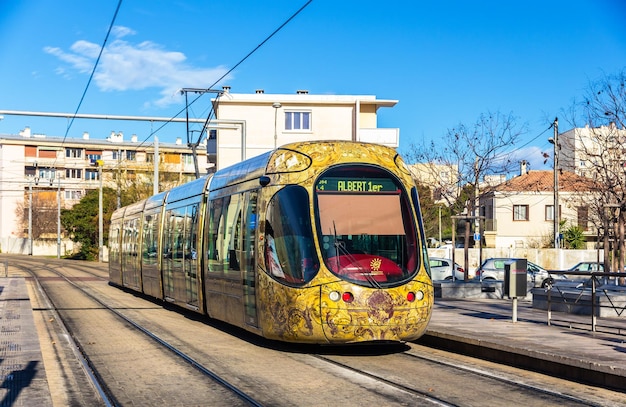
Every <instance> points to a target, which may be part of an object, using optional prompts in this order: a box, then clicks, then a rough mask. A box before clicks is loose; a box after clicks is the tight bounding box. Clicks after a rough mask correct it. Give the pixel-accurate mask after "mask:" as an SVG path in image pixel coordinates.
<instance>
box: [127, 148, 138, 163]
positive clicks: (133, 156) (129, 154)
mask: <svg viewBox="0 0 626 407" xmlns="http://www.w3.org/2000/svg"><path fill="white" fill-rule="evenodd" d="M136 155H137V152H136V151H134V150H126V159H127V160H129V161H135V159H136Z"/></svg>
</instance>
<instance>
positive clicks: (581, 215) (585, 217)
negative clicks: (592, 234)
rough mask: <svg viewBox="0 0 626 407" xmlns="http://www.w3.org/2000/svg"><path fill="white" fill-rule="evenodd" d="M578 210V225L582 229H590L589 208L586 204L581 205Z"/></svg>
mask: <svg viewBox="0 0 626 407" xmlns="http://www.w3.org/2000/svg"><path fill="white" fill-rule="evenodd" d="M577 210H578V227H579V228H581V229H582V230H588V229H589V208H588V207H586V206H579V207H578V208H577Z"/></svg>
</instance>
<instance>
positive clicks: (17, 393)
mask: <svg viewBox="0 0 626 407" xmlns="http://www.w3.org/2000/svg"><path fill="white" fill-rule="evenodd" d="M0 381H1V383H2V384H0V406H52V397H51V395H50V389H49V386H48V381H47V377H46V370H45V368H44V363H43V358H42V353H41V347H40V343H39V336H38V334H37V329H36V327H35V322H34V319H33V309H32V306H31V302H30V299H29V296H28V290H27V288H26V284H25V280H24V278H0Z"/></svg>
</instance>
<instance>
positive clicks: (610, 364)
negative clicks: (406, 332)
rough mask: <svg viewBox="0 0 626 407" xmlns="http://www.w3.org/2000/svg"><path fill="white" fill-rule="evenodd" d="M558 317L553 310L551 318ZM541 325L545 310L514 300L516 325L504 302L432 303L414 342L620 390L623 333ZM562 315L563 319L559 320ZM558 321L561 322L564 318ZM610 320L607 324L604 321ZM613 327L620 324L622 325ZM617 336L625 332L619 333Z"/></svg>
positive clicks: (625, 356) (625, 376)
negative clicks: (425, 323)
mask: <svg viewBox="0 0 626 407" xmlns="http://www.w3.org/2000/svg"><path fill="white" fill-rule="evenodd" d="M555 314H560V313H554V312H553V315H552V316H553V318H555V317H558V316H559V315H555ZM566 316H567V319H568V320H569V319H581V318H582V319H586V321H587V323H588V324H589V329H588V330H584V329H571V328H569V327H568V326H563V323H562V322H560V324H561V326H555V325H551V326H549V325H548V324H547V312H546V311H545V310H538V309H533V308H532V303H531V302H530V301H518V308H517V322H515V323H514V322H513V320H512V317H513V305H512V301H511V300H508V299H479V300H468V299H440V298H436V299H435V306H434V309H433V315H432V318H431V322H430V324H429V327H428V330H427V333H426V335H425V336H424V337H423V338H422V339H420V342H423V343H427V344H429V345H431V346H435V347H440V348H444V349H454V350H455V351H457V352H458V351H460V352H462V353H465V354H468V355H470V356H476V357H480V358H484V359H488V360H493V361H497V362H500V363H506V364H509V365H511V366H518V367H522V368H527V369H532V370H537V371H541V372H543V373H547V374H551V375H553V376H559V377H564V378H567V379H570V380H577V381H581V382H586V383H589V384H593V385H597V386H601V387H606V388H612V389H616V390H620V391H625V390H626V335H616V334H609V333H599V332H595V333H594V332H592V331H591V325H590V320H591V317H590V316H575V315H569V314H567V315H566ZM564 317H565V316H564ZM564 317H563V318H560V320H561V321H562V320H564V319H565V318H564ZM609 322H610V321H609ZM615 323H616V324H619V325H621V326H626V325H625V324H624V322H623V321H615ZM622 332H626V331H625V330H622Z"/></svg>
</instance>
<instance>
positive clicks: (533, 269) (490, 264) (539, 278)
mask: <svg viewBox="0 0 626 407" xmlns="http://www.w3.org/2000/svg"><path fill="white" fill-rule="evenodd" d="M514 260H521V259H514V258H491V259H487V260H485V261H484V262H483V264H482V265H481V266H480V267H479V268H478V269H477V270H476V276H478V278H480V280H504V265H505V264H507V263H509V262H512V261H514ZM526 268H527V273H528V274H527V279H528V281H529V282H532V283H533V285H534V286H535V287H546V286H548V285H552V284H554V281H555V280H564V279H565V277H563V276H562V275H559V274H550V272H549V271H548V270H546V269H544V268H543V267H541V266H538V265H536V264H535V263H532V262H530V261H527V262H526Z"/></svg>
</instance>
